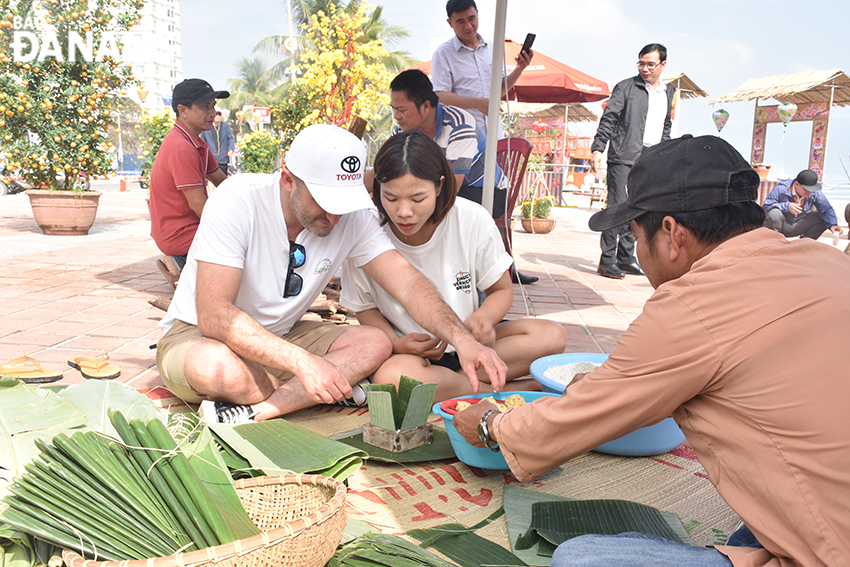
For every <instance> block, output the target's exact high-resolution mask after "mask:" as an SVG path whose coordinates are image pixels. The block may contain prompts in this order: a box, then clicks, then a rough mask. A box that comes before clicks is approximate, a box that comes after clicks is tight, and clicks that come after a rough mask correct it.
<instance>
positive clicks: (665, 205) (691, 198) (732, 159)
mask: <svg viewBox="0 0 850 567" xmlns="http://www.w3.org/2000/svg"><path fill="white" fill-rule="evenodd" d="M739 174H741V175H743V176H744V177H745V181H746V183H744V184H741V183H740V181H737V182H736V183H735V184H734V186H733V184H732V183H731V181H732V178H733V177H737V176H738V175H739ZM759 181H760V179H759V176H758V173H756V172H755V170H754V169H753V168H752V167H751V166H750V164H749V163H747V160H745V159H744V158H743V157H742V156H741V154H739V153H738V151H737V150H736V149H735V148H733V147H732V146H731V145H730V144H729V143H728V142H726V141H725V140H723V139H721V138H718V137H717V136H700V137H698V138H694V137H693V136H692V135H690V134H685V135H684V136H682V137H681V138H675V139H673V140H666V141H664V142H661V143H660V144H656V145H654V146H652V147H650V148H648V149H646V150H644V152H643V153H642V154H641V156H640V157H639V158H638V159H637V161H636V162H635V164H634V166H632V169H631V171H630V172H629V179H628V182H627V184H626V185H627V187H628V191H629V197H628V199H627V200H626V202H625V203H620V204H618V205H614V206H612V207H608V208H607V209H605V210H603V211H600V212H598V213H596V214H595V215H593V216H592V217H590V222H589V225H590V228H591V230H596V231H602V230H608V229H611V228H615V227H618V226H620V225H623V224H626V223H628V222H629V221H631V220H633V219H635V218H637V217H639V216H640V215H642V214H643V213H646V212H650V211H654V212H660V213H675V212H680V211H682V212H684V211H701V210H705V209H713V208H715V207H720V206H723V205H727V204H729V203H737V202H742V201H755V200H756V198H757V197H758V186H759Z"/></svg>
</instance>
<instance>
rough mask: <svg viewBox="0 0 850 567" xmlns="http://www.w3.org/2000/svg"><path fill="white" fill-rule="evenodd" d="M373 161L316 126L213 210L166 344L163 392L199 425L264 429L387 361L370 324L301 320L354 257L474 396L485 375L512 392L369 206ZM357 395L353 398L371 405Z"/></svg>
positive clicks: (336, 132) (344, 135)
mask: <svg viewBox="0 0 850 567" xmlns="http://www.w3.org/2000/svg"><path fill="white" fill-rule="evenodd" d="M365 163H366V149H365V147H364V146H363V143H362V142H361V141H360V140H359V139H358V138H357V137H356V136H354V135H353V134H350V133H349V132H346V131H345V130H343V129H342V128H338V127H336V126H330V125H327V124H318V125H314V126H309V127H308V128H305V129H304V130H303V131H301V132H300V133H299V134H298V135H297V136H296V137H295V140H294V141H293V142H292V146H291V147H290V149H289V151H288V152H287V154H286V167H285V168H284V169H283V171H282V172H281V173H280V174H279V175H271V174H270V175H265V174H246V175H239V176H235V177H232V178H230V179H228V180H227V182H225V183H223V184H222V186H221V187H220V188H219V189H218V190H217V191H216V192H215V193H214V194H213V195H212V196H211V198H210V200H209V201H208V202H207V205H206V208H205V209H204V216H203V217H202V218H201V224H200V226H199V228H198V234H197V236H196V237H195V241H194V242H193V244H192V247H191V249H190V250H189V257H188V261H187V262H186V268H185V271H184V276H183V283H182V284H181V285H180V286H179V287H178V288H177V291H176V293H175V296H174V301H173V302H172V304H171V307H170V308H169V310H168V314H167V315H166V317H165V318H164V319H163V320H162V322H161V323H160V327H161V328H162V329H163V330H164V331H166V334H165V336H164V337H163V338H162V339H160V341H159V343H158V344H157V367H158V368H159V371H160V374H161V376H162V379H163V381H164V382H165V384H166V386H167V387H168V388H169V389H170V390H171V391H172V392H174V394H176V395H177V396H179V397H180V398H182V399H184V400H186V401H187V402H190V403H199V402H203V403H201V416H202V418H203V419H205V420H207V421H226V422H244V421H247V420H249V419H252V418H253V419H254V420H256V421H261V420H265V419H269V418H272V417H276V416H279V415H284V414H287V413H290V412H293V411H296V410H299V409H303V408H306V407H309V406H311V405H314V404H315V403H333V402H336V401H341V400H345V399H351V398H354V395H355V393H354V391H353V390H352V385H357V384H358V382H360V381H362V380H364V379H365V378H367V377H368V376H370V375H371V374H372V373H373V372H374V371H375V370H377V369H378V367H380V365H381V364H382V363H383V362H384V361H385V360H386V359H387V358H388V357H389V356H390V353H391V351H392V345H391V344H390V341H389V339H388V338H387V336H386V335H385V334H384V333H383V332H382V331H380V330H379V329H376V328H374V327H367V326H361V325H353V326H346V325H336V324H333V323H325V322H318V321H300V319H301V317H302V316H303V315H304V313H306V312H307V309H308V308H309V307H310V305H311V304H312V302H313V300H315V299H316V297H318V295H319V293H321V291H322V290H323V289H324V287H325V284H327V282H328V281H329V280H330V279H331V277H332V276H333V275H334V274H335V273H336V272H337V270H338V269H339V268H340V267H341V266H342V263H343V261H345V260H346V259H349V260H351V261H352V262H353V264H354V265H355V266H356V267H358V268H361V269H363V270H364V271H365V272H366V273H367V274H369V276H370V277H371V278H373V279H374V280H375V281H377V282H378V283H379V284H380V285H381V286H383V287H384V288H385V289H387V290H388V291H389V293H391V294H392V295H393V296H394V297H396V298H398V299H399V301H400V303H401V304H402V305H404V307H405V309H407V311H409V312H410V313H411V314H412V316H413V317H414V318H415V319H416V321H417V322H419V324H420V325H422V327H424V328H425V329H428V330H429V331H430V332H432V333H433V334H435V335H437V336H439V337H440V338H441V339H443V340H445V341H447V342H449V343H451V344H453V345H455V346H456V347H457V349H458V356H459V359H460V362H461V365H462V367H463V369H464V372H465V373H466V375H467V376H468V377H469V380H470V382H471V387H472V389H473V390H477V389H478V375H477V371H478V370H480V369H483V371H484V373H485V374H486V375H487V377H488V380H489V381H490V384H491V385H492V386H493V387H494V388H495V389H497V390H498V389H501V388H502V386H504V382H505V364H504V362H502V361H501V360H500V359H499V357H498V355H496V353H495V352H494V351H493V350H492V349H490V348H487V347H484V346H482V345H481V344H479V343H478V342H477V341H476V340H475V338H474V337H473V335H472V334H471V333H470V332H469V331H468V330H467V329H466V327H464V325H463V323H462V322H461V321H460V319H458V318H457V316H456V315H455V314H454V312H452V310H451V308H450V307H449V306H448V305H446V303H445V302H444V301H443V300H442V299H440V297H439V295H438V294H437V292H436V290H434V287H433V286H432V285H431V284H430V283H429V282H428V280H427V279H426V278H425V277H424V276H423V275H422V274H421V273H419V272H418V271H417V270H416V269H415V268H414V267H413V266H411V265H410V262H408V261H407V260H405V259H404V258H403V257H402V256H401V255H400V254H399V253H398V252H397V251H396V250H395V249H394V248H393V246H392V243H391V242H390V240H389V238H388V237H387V236H386V234H385V233H384V232H383V230H381V228H380V225H379V224H378V220H377V217H376V216H375V214H374V213H373V212H372V211H370V210H367V209H369V208H371V207H373V204H372V201H371V199H369V195H368V193H367V191H366V188H365V187H364V186H363V168H364V165H365ZM356 389H357V390H359V396H358V397H359V398H360V399H359V400H358V399H355V400H354V401H355V402H360V401H362V400H365V396H364V394H363V391H362V388H360V387H359V386H356Z"/></svg>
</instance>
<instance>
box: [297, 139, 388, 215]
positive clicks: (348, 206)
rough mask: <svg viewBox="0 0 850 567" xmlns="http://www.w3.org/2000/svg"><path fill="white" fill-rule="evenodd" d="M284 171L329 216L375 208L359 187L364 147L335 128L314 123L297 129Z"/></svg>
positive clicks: (364, 154) (361, 183)
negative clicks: (285, 170)
mask: <svg viewBox="0 0 850 567" xmlns="http://www.w3.org/2000/svg"><path fill="white" fill-rule="evenodd" d="M286 169H288V170H289V171H290V172H292V174H293V175H295V177H297V178H298V179H300V180H301V181H303V182H304V183H305V184H306V185H307V189H309V190H310V195H312V196H313V199H315V200H316V203H318V205H319V206H320V207H322V208H323V209H324V210H325V211H327V212H328V213H330V214H332V215H344V214H346V213H352V212H354V211H359V210H361V209H370V208H374V207H375V204H374V203H373V202H372V198H371V197H369V192H368V191H367V190H366V186H365V185H363V173H364V172H365V170H366V148H365V147H364V146H363V142H361V141H360V139H358V138H357V136H355V135H354V134H352V133H351V132H349V131H347V130H343V129H342V128H340V127H339V126H333V125H331V124H314V125H312V126H307V127H306V128H304V129H303V130H301V132H299V133H298V135H297V136H295V139H294V140H293V141H292V145H291V146H290V147H289V151H287V152H286Z"/></svg>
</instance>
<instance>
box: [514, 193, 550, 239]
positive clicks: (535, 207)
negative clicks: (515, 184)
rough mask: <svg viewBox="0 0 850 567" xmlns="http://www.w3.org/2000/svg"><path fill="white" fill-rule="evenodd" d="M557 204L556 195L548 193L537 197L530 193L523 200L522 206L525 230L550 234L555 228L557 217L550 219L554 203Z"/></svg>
mask: <svg viewBox="0 0 850 567" xmlns="http://www.w3.org/2000/svg"><path fill="white" fill-rule="evenodd" d="M554 204H555V199H554V197H552V196H550V195H546V196H544V197H537V196H535V195H534V193H529V195H528V197H527V198H526V199H525V200H524V201H523V202H522V204H521V208H520V222H521V223H522V229H523V230H524V231H525V232H531V233H534V234H548V233H550V232H552V230H554V228H555V219H550V218H549V215H550V214H551V213H552V205H554Z"/></svg>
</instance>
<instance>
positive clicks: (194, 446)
mask: <svg viewBox="0 0 850 567" xmlns="http://www.w3.org/2000/svg"><path fill="white" fill-rule="evenodd" d="M180 449H181V450H182V451H183V454H184V455H186V458H187V459H189V464H190V465H192V468H193V469H194V470H195V472H196V473H197V474H198V477H199V478H200V479H201V482H202V483H203V485H204V487H205V488H206V489H207V491H208V492H209V493H210V496H211V497H212V501H213V503H214V504H215V505H216V507H217V508H218V509H219V511H220V512H221V513H222V516H223V517H224V519H225V521H226V522H227V524H228V525H229V526H230V528H231V529H232V530H233V531H234V533H235V534H236V539H244V538H246V537H250V536H253V535H257V534H259V533H260V530H259V528H257V526H256V525H255V524H254V522H253V521H251V518H250V517H248V514H247V513H246V512H245V508H244V507H243V506H242V501H241V500H240V499H239V495H238V494H237V492H236V489H235V488H234V487H233V481H232V480H231V478H230V473H229V472H228V470H227V466H226V465H225V464H224V460H223V459H222V456H221V453H220V452H219V450H218V447H216V444H215V441H214V440H213V436H212V433H210V431H209V428H207V427H202V428H201V429H200V433H199V434H198V435H197V437H196V439H195V440H194V442H192V443H188V444H185V445H181V446H180Z"/></svg>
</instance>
